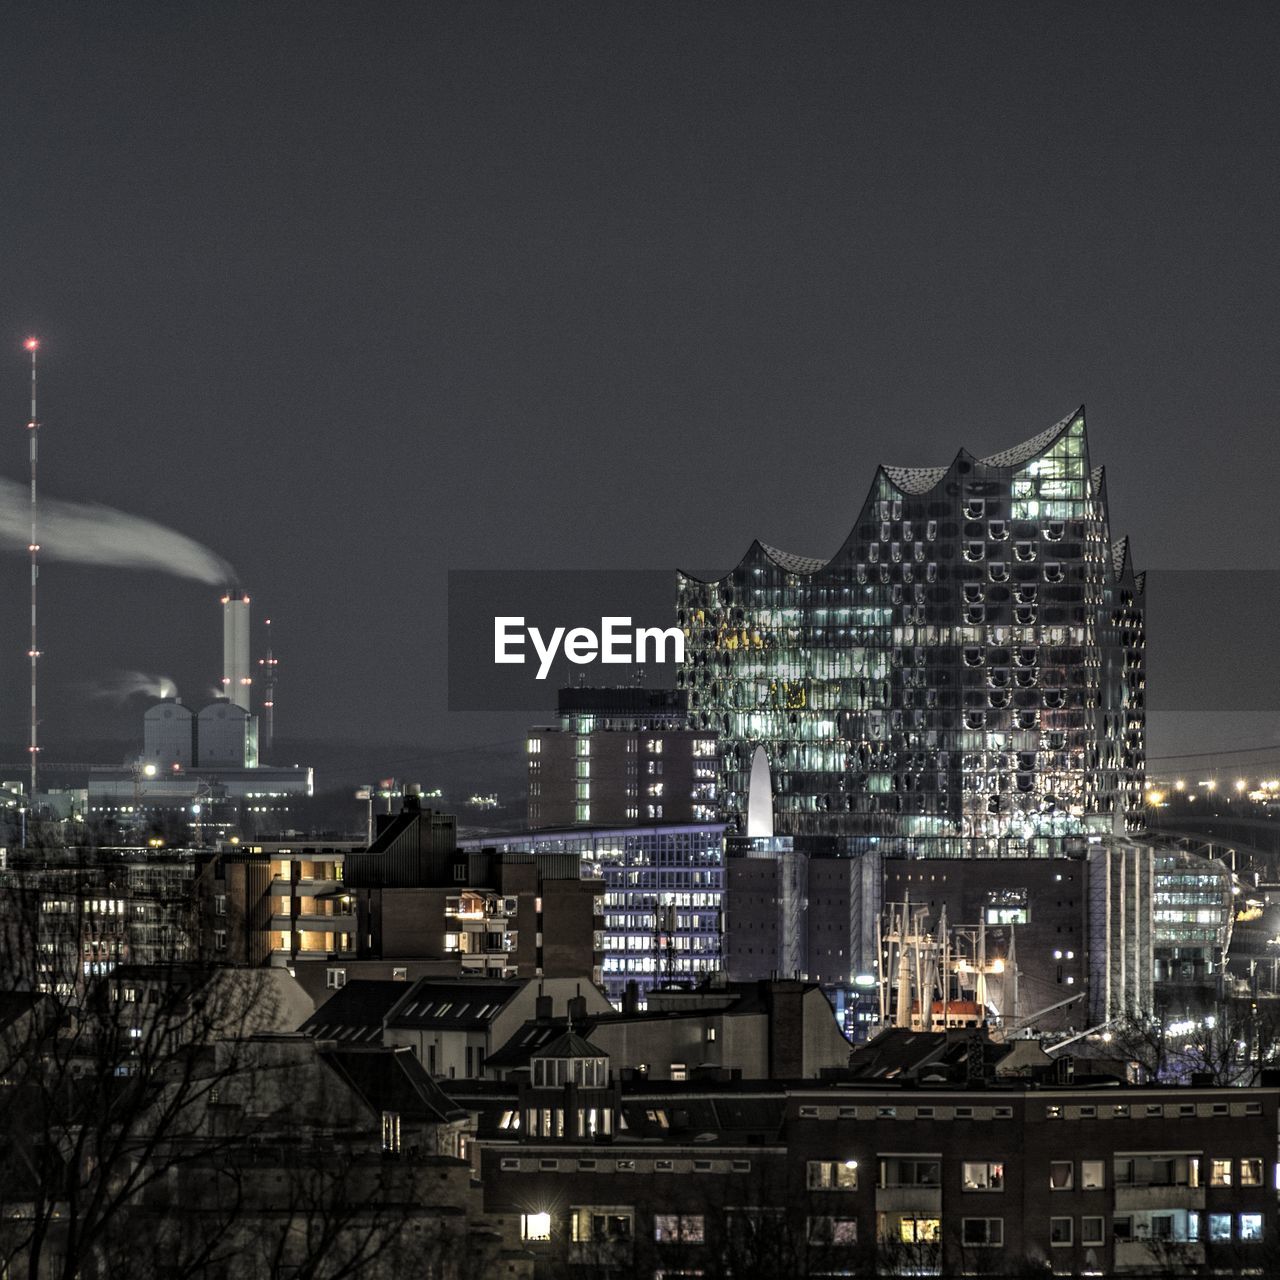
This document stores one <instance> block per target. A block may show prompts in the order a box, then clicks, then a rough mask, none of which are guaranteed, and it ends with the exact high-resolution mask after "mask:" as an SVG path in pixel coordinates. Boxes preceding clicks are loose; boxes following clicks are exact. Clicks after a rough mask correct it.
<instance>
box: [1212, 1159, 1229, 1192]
mask: <svg viewBox="0 0 1280 1280" xmlns="http://www.w3.org/2000/svg"><path fill="white" fill-rule="evenodd" d="M1209 1185H1210V1186H1211V1187H1229V1186H1230V1185H1231V1161H1230V1160H1210V1161H1209Z"/></svg>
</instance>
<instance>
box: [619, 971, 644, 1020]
mask: <svg viewBox="0 0 1280 1280" xmlns="http://www.w3.org/2000/svg"><path fill="white" fill-rule="evenodd" d="M622 1012H623V1013H625V1014H628V1015H631V1014H636V1013H639V1012H640V984H639V983H638V982H637V981H636V980H635V979H634V978H631V979H629V980H628V981H627V985H626V988H625V989H624V990H623V992H622Z"/></svg>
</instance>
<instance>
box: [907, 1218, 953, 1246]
mask: <svg viewBox="0 0 1280 1280" xmlns="http://www.w3.org/2000/svg"><path fill="white" fill-rule="evenodd" d="M898 1238H899V1239H900V1240H901V1241H902V1243H903V1244H937V1243H938V1241H939V1240H941V1239H942V1219H941V1218H914V1217H904V1218H902V1219H901V1220H900V1221H899V1223H898Z"/></svg>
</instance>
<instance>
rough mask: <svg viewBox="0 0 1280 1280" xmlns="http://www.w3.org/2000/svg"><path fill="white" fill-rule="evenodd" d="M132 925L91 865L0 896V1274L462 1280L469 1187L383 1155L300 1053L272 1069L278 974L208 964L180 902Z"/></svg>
mask: <svg viewBox="0 0 1280 1280" xmlns="http://www.w3.org/2000/svg"><path fill="white" fill-rule="evenodd" d="M136 887H137V886H134V888H135V889H136ZM180 887H181V886H180ZM149 905H154V904H148V902H147V901H145V900H144V899H143V898H138V896H137V894H136V893H135V894H133V895H130V894H126V893H124V892H123V891H122V890H121V888H120V881H119V876H118V874H117V870H116V869H115V868H113V867H112V866H111V865H110V863H107V865H106V866H105V867H104V866H103V864H102V862H101V860H100V859H98V858H97V857H95V856H94V855H88V856H84V857H80V856H75V857H69V858H61V859H50V858H49V857H48V856H46V855H42V856H41V860H40V862H39V864H38V865H28V866H21V865H19V866H18V867H16V868H10V870H9V871H8V872H6V873H5V874H4V877H3V880H2V881H0V975H3V978H4V980H5V981H4V987H6V988H7V989H8V990H9V991H10V992H11V993H12V994H11V997H10V1000H11V1007H21V1008H22V1016H20V1017H12V1018H10V1019H9V1021H8V1023H7V1025H6V1026H5V1028H4V1031H3V1034H0V1082H2V1083H0V1274H5V1275H7V1276H9V1277H13V1278H15V1280H16V1278H17V1277H19V1276H23V1277H26V1280H77V1278H79V1280H107V1278H113V1277H117V1276H119V1277H126V1276H127V1277H130V1280H149V1278H150V1277H155V1278H156V1280H159V1278H160V1277H164V1280H181V1278H183V1277H197V1276H198V1277H202V1278H208V1277H217V1276H220V1275H235V1276H236V1277H237V1278H239V1277H252V1276H258V1275H261V1276H264V1277H271V1278H272V1280H274V1278H275V1277H277V1276H283V1275H293V1276H296V1277H298V1278H299V1280H313V1278H314V1280H343V1278H344V1277H347V1276H353V1275H356V1274H357V1273H358V1274H361V1275H369V1276H376V1275H378V1274H380V1273H381V1272H385V1273H386V1274H388V1275H391V1274H395V1273H396V1272H397V1270H398V1269H399V1268H400V1266H401V1264H402V1263H403V1262H404V1257H403V1256H402V1255H403V1251H404V1250H406V1249H410V1248H412V1250H413V1254H414V1257H415V1258H417V1259H418V1260H419V1262H420V1263H426V1262H429V1263H430V1265H431V1266H432V1267H434V1268H435V1269H436V1271H437V1273H438V1274H440V1275H445V1274H449V1273H450V1271H451V1269H452V1271H457V1272H460V1271H461V1270H462V1267H461V1266H456V1267H455V1266H453V1260H456V1259H458V1258H461V1257H463V1256H465V1255H466V1253H467V1245H466V1241H465V1240H464V1239H463V1238H462V1236H463V1235H465V1224H466V1222H467V1213H466V1209H467V1197H468V1196H469V1195H470V1194H471V1193H470V1189H469V1179H468V1178H467V1177H466V1176H465V1173H466V1171H465V1168H463V1167H461V1166H458V1168H456V1169H454V1170H453V1172H452V1174H451V1176H452V1180H453V1185H451V1186H450V1187H448V1188H447V1189H443V1190H442V1184H441V1183H440V1181H439V1179H440V1177H441V1171H440V1168H439V1167H438V1166H440V1165H441V1164H442V1163H443V1164H444V1165H445V1166H446V1167H445V1173H449V1171H450V1170H449V1166H450V1162H440V1161H438V1160H437V1161H435V1163H433V1162H432V1159H430V1158H427V1157H426V1156H424V1157H423V1158H418V1157H417V1155H416V1153H415V1154H412V1155H411V1154H410V1153H402V1152H400V1151H399V1150H398V1143H397V1149H396V1150H394V1151H389V1152H385V1153H384V1151H383V1150H382V1143H381V1142H380V1141H379V1118H378V1116H377V1114H370V1112H369V1107H368V1103H367V1101H362V1100H360V1099H358V1098H356V1096H355V1094H353V1093H352V1091H351V1089H350V1088H348V1087H346V1086H345V1085H344V1084H343V1082H342V1081H341V1080H339V1079H338V1078H337V1076H336V1075H334V1074H333V1073H332V1072H330V1071H328V1070H327V1069H326V1068H325V1067H324V1066H323V1064H322V1062H321V1061H320V1059H319V1057H318V1056H317V1049H316V1046H315V1045H314V1044H313V1043H312V1042H311V1041H308V1040H304V1039H295V1040H292V1041H291V1042H290V1048H289V1052H288V1053H285V1054H283V1055H281V1054H273V1053H272V1052H270V1046H271V1044H272V1041H271V1040H269V1039H268V1040H265V1041H264V1040H263V1039H262V1034H263V1033H269V1032H274V1031H276V1030H278V1028H277V1026H276V1023H277V1013H278V1003H277V997H276V991H277V989H278V985H277V980H278V979H280V978H284V976H285V975H284V974H283V973H282V972H281V971H268V970H248V969H235V970H233V969H227V968H220V967H218V966H217V965H216V964H214V963H212V961H211V958H210V956H209V954H208V953H207V950H206V948H205V946H204V943H203V941H202V929H201V916H200V901H199V894H198V892H197V891H193V889H192V886H191V885H190V884H186V885H185V888H184V889H183V892H180V893H178V894H177V895H176V896H175V897H174V899H173V901H172V902H169V903H167V904H166V907H165V910H164V911H163V912H157V913H152V914H150V915H148V914H147V910H146V908H148V906H149ZM129 908H136V909H139V910H140V911H141V914H140V915H137V916H134V915H131V913H130V911H129ZM135 919H142V920H143V921H144V923H145V925H146V928H145V930H141V931H140V930H137V929H131V927H130V926H131V925H133V924H134V921H135ZM308 1090H310V1092H308ZM326 1091H327V1092H326ZM330 1094H333V1095H335V1096H337V1095H341V1096H342V1098H343V1099H345V1106H346V1111H345V1113H344V1114H342V1115H340V1116H339V1115H336V1114H335V1112H334V1108H333V1106H332V1105H330V1098H329V1095H330ZM429 1155H430V1156H431V1157H432V1158H434V1155H435V1152H434V1149H433V1150H432V1151H431V1152H430V1153H429ZM452 1165H457V1162H456V1161H455V1162H452ZM459 1169H460V1170H461V1172H459V1171H458V1170H459ZM428 1180H430V1185H428ZM436 1207H439V1208H440V1209H441V1211H440V1212H439V1213H437V1212H435V1208H436ZM455 1222H457V1223H461V1224H462V1228H461V1230H459V1229H457V1228H455V1227H454V1226H453V1223H455ZM415 1237H416V1238H415ZM140 1240H146V1241H147V1248H146V1249H145V1250H142V1249H139V1241H140ZM415 1265H417V1264H415ZM428 1274H430V1272H428Z"/></svg>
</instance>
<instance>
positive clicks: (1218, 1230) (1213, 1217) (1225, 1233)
mask: <svg viewBox="0 0 1280 1280" xmlns="http://www.w3.org/2000/svg"><path fill="white" fill-rule="evenodd" d="M1209 1239H1210V1240H1230V1239H1231V1215H1230V1214H1229V1213H1211V1214H1210V1215H1209Z"/></svg>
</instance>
